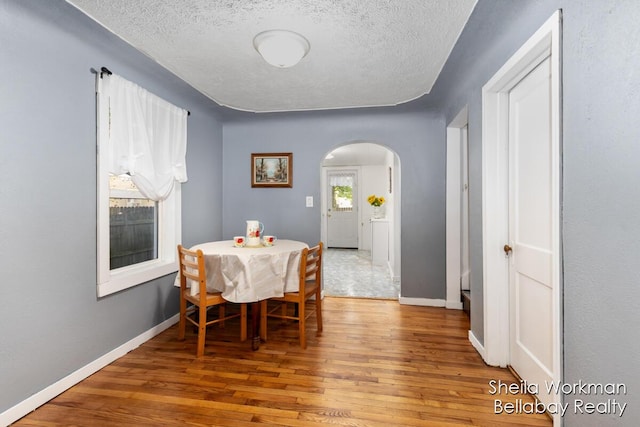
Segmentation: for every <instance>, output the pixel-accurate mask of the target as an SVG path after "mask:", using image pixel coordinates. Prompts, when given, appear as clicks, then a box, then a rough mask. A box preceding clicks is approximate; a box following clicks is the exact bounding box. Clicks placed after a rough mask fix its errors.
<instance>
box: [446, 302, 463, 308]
mask: <svg viewBox="0 0 640 427" xmlns="http://www.w3.org/2000/svg"><path fill="white" fill-rule="evenodd" d="M445 307H446V308H449V309H452V310H462V303H461V302H460V301H447V303H446V305H445Z"/></svg>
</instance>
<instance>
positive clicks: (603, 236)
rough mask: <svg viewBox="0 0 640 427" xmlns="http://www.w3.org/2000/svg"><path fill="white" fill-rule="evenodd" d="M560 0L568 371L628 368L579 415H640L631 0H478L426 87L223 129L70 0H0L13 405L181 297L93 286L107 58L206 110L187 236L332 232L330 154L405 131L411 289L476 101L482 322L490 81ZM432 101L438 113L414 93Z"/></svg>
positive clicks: (476, 311)
mask: <svg viewBox="0 0 640 427" xmlns="http://www.w3.org/2000/svg"><path fill="white" fill-rule="evenodd" d="M560 7H562V8H563V10H564V26H563V39H564V41H563V55H564V56H563V58H564V59H563V68H564V70H563V73H564V79H563V92H564V98H563V110H564V111H563V113H564V117H563V128H564V129H563V131H564V136H563V174H564V175H563V221H562V225H563V230H562V233H563V257H564V280H563V291H564V343H565V345H564V380H565V382H568V383H576V382H578V381H580V380H582V381H587V382H595V383H606V382H623V383H625V384H627V387H628V390H629V394H628V395H626V396H614V397H616V398H617V399H618V400H619V401H625V402H627V403H629V407H628V409H627V412H626V413H625V416H624V417H623V418H616V417H614V416H598V415H579V414H575V413H573V412H571V413H570V414H569V416H568V417H567V418H566V420H565V421H566V424H567V425H593V426H596V425H598V426H599V425H637V423H638V422H639V420H640V415H638V411H639V409H638V408H639V407H640V398H639V397H638V390H640V373H639V371H638V369H639V368H638V362H637V359H638V354H640V340H639V339H638V338H639V336H638V335H639V334H638V332H637V328H636V327H637V325H639V324H640V314H638V310H636V309H634V308H633V306H634V302H635V301H637V300H638V299H639V297H640V290H639V289H640V287H639V286H638V283H637V277H638V276H639V275H640V274H639V273H640V272H639V271H638V270H639V269H640V267H639V263H638V253H640V227H639V226H638V222H637V221H636V220H634V218H635V217H636V216H637V215H636V212H637V211H638V208H639V206H638V205H639V204H640V197H639V194H638V193H639V190H638V182H640V172H639V171H640V168H639V167H638V158H639V157H640V152H639V151H640V149H639V148H638V143H637V142H638V140H640V125H639V124H638V120H637V117H639V116H640V102H639V101H638V96H639V95H640V94H639V92H640V88H639V83H638V82H639V80H640V78H639V75H638V71H637V70H639V69H640V57H639V55H638V46H640V32H639V31H638V22H640V3H639V2H637V1H636V0H627V1H622V0H618V1H610V0H598V1H587V0H584V1H578V0H565V1H561V0H554V1H551V0H536V1H524V0H521V1H511V0H480V2H479V4H478V6H477V8H476V11H475V12H474V14H473V16H472V18H471V20H470V23H469V27H468V28H467V29H466V30H465V31H464V32H463V34H462V37H461V40H460V42H459V43H458V46H457V47H456V50H455V51H454V53H453V55H452V57H451V61H450V62H449V63H448V64H447V65H446V66H445V68H444V70H443V73H442V77H441V79H440V80H439V81H438V84H437V85H436V87H435V88H434V90H433V93H432V94H431V95H430V96H428V97H426V98H424V99H422V100H419V101H417V102H413V103H409V104H407V105H404V106H400V107H398V108H396V109H390V110H382V111H377V110H362V111H356V112H353V111H351V112H334V113H331V114H330V113H326V114H322V113H317V114H313V113H308V114H285V115H272V116H257V115H243V117H244V118H245V119H246V120H245V121H231V122H225V124H224V132H223V129H222V127H223V126H222V124H221V123H222V122H221V119H219V117H222V116H219V115H218V108H217V107H216V106H214V105H213V104H212V103H211V102H209V101H208V100H207V99H205V98H204V97H202V96H201V95H199V94H197V93H196V92H195V91H194V90H193V89H191V88H190V87H189V86H188V85H186V84H185V83H183V82H181V81H179V80H178V79H177V78H175V77H174V76H172V75H171V74H169V73H168V72H166V71H164V70H163V69H161V68H160V67H158V66H157V65H156V64H155V63H153V62H152V61H150V60H148V59H147V58H145V57H144V56H143V55H141V54H139V53H137V52H135V51H133V50H132V49H130V48H129V47H127V46H126V45H124V44H123V43H122V42H121V41H120V40H119V39H117V38H116V37H114V36H112V35H109V34H108V33H106V32H105V31H103V30H101V29H100V28H99V27H98V26H96V25H95V24H94V23H93V22H92V21H90V20H89V19H87V18H86V17H84V16H82V15H81V14H80V13H78V12H77V11H75V9H73V8H72V7H70V6H68V5H67V4H65V3H64V2H62V1H60V0H51V1H45V0H24V1H18V0H10V1H8V0H0V40H1V41H2V42H1V43H0V64H1V66H2V79H0V150H1V151H0V179H1V182H2V184H1V185H0V243H1V244H0V273H1V274H2V285H1V286H0V325H1V326H2V331H1V332H0V412H2V411H4V410H6V409H7V408H10V407H12V406H14V405H15V404H17V403H19V402H20V401H22V400H24V399H26V398H27V397H29V396H30V395H31V394H33V393H36V392H38V391H41V390H42V389H44V388H45V387H47V386H48V385H50V384H52V383H54V382H55V381H57V380H59V379H60V378H62V377H64V376H66V375H68V374H69V373H71V372H73V371H75V370H76V369H78V368H80V367H82V366H84V365H86V364H87V363H89V362H91V361H93V360H95V359H96V358H98V357H99V356H101V355H103V354H105V353H107V352H109V351H111V350H112V349H114V348H116V347H117V346H119V345H121V344H122V343H124V342H126V341H127V340H129V339H131V338H133V337H135V336H137V335H138V334H140V333H141V332H143V331H146V330H148V329H149V328H151V327H152V326H154V325H156V324H158V323H160V322H161V321H162V320H164V319H166V318H168V317H170V316H171V315H173V314H175V313H176V312H177V304H176V300H177V295H176V294H175V291H174V290H173V289H172V287H171V281H172V277H166V278H163V279H160V280H156V281H153V282H150V283H147V284H143V285H140V286H137V287H135V288H133V289H130V290H128V291H124V292H121V293H118V294H115V295H112V296H110V297H107V298H103V299H101V300H97V298H96V289H95V273H96V272H95V268H96V264H95V247H96V240H95V232H96V230H95V217H96V211H95V197H96V194H95V148H94V147H95V98H94V93H93V91H94V75H93V74H91V72H90V68H92V67H93V68H99V67H100V66H103V65H104V66H108V67H110V68H111V69H112V70H113V71H115V72H117V73H119V74H122V75H123V76H125V77H127V78H129V79H131V80H134V81H137V82H138V83H140V84H141V85H143V86H145V87H147V88H148V89H149V90H151V91H153V92H155V93H157V94H158V95H160V96H162V97H164V98H166V99H167V100H169V101H171V102H174V103H175V104H177V105H180V106H183V107H185V108H187V109H189V110H191V112H192V115H191V117H190V118H189V147H188V154H187V161H188V167H189V182H188V183H187V184H185V185H184V188H183V206H184V209H183V220H184V225H183V242H184V243H185V244H193V243H195V242H199V241H203V240H213V239H219V238H223V237H224V238H228V237H230V236H232V235H233V234H236V233H238V232H242V231H243V230H244V225H243V224H244V220H245V219H247V217H248V216H252V217H255V218H258V219H261V220H262V221H263V222H265V224H266V226H267V229H268V230H269V231H270V232H273V234H276V235H279V236H285V237H289V238H294V239H299V240H305V241H309V242H313V241H317V240H318V239H319V237H320V212H319V210H318V209H319V208H318V206H319V204H318V202H319V197H320V194H319V189H320V166H319V165H320V161H321V159H322V157H323V156H324V154H325V153H326V152H328V151H329V150H330V149H331V148H333V147H335V146H337V145H340V144H342V143H345V142H349V141H352V140H360V139H369V140H373V141H376V142H379V143H381V144H384V145H387V146H388V147H390V148H391V149H393V150H394V151H395V152H397V153H398V155H399V156H400V159H401V162H402V187H403V200H402V225H403V229H402V233H401V238H402V242H403V250H402V254H403V257H402V262H403V265H402V286H403V295H404V296H407V297H425V298H444V295H445V283H444V274H445V273H444V264H445V263H444V221H445V219H444V189H445V186H444V163H445V155H444V145H445V139H444V135H445V126H446V123H447V122H448V120H450V119H451V118H452V117H453V116H454V115H455V114H456V113H457V112H458V111H459V110H460V109H461V108H462V107H463V106H464V105H465V104H469V119H470V133H471V137H470V142H471V150H470V157H471V159H470V160H471V164H470V168H471V187H470V190H471V191H470V194H471V214H472V217H471V239H472V242H471V250H472V254H471V256H472V259H471V261H472V294H473V296H474V301H477V302H474V304H473V312H472V319H471V321H472V329H473V331H474V334H476V336H479V337H481V338H482V322H483V313H482V310H481V303H480V302H481V300H480V298H481V295H482V235H481V224H482V218H481V215H480V213H481V192H480V182H481V180H480V177H481V170H480V165H481V161H480V160H481V149H480V147H481V140H480V138H481V134H482V132H481V87H482V85H483V84H484V83H485V82H486V81H487V80H488V79H489V78H490V77H491V75H493V73H495V72H496V71H497V70H498V68H499V67H500V66H501V65H502V64H503V63H504V61H506V59H507V58H508V57H509V56H510V55H511V54H512V53H513V52H515V51H516V50H517V48H518V47H519V46H520V45H521V44H522V43H523V42H524V41H525V40H526V39H527V38H528V37H529V36H530V35H531V34H532V33H533V32H534V31H535V30H536V29H537V28H538V27H539V26H540V25H541V24H542V23H543V22H544V21H545V20H546V19H547V17H549V16H550V15H551V14H552V12H553V11H554V10H556V9H557V8H560ZM424 108H430V109H431V111H436V113H430V114H427V113H424V112H422V113H416V112H415V111H416V110H422V111H423V110H424ZM409 111H414V112H411V113H409ZM401 113H402V114H401ZM443 116H444V117H446V120H445V119H443V118H442V117H443ZM225 117H227V114H226V113H225ZM223 140H224V147H223V142H222V141H223ZM271 151H292V152H293V153H294V181H293V183H294V187H293V189H251V187H250V181H249V167H250V164H249V158H250V153H251V152H271ZM223 157H224V162H223V161H222V158H223ZM223 183H224V191H223ZM306 195H312V196H314V199H315V201H316V207H315V208H311V209H309V208H305V207H304V197H305V196H306ZM274 201H275V202H274ZM221 202H222V203H221ZM223 230H224V231H223ZM425 243H429V244H428V245H426V246H425ZM415 254H420V255H418V256H416V255H415ZM34 265H35V267H34ZM24 272H28V273H29V276H24ZM26 295H30V297H29V298H27V297H26ZM576 397H579V396H576ZM582 397H583V398H585V400H589V399H590V400H597V401H600V400H606V396H605V399H603V397H602V396H595V397H594V396H591V397H589V396H582ZM573 398H574V396H567V397H566V400H569V401H571V400H572V399H573Z"/></svg>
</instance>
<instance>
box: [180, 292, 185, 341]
mask: <svg viewBox="0 0 640 427" xmlns="http://www.w3.org/2000/svg"><path fill="white" fill-rule="evenodd" d="M186 316H187V300H185V299H184V298H183V297H182V295H181V296H180V323H179V324H178V339H179V340H183V339H184V332H185V329H186V328H187V319H186Z"/></svg>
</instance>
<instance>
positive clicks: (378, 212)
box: [367, 194, 385, 218]
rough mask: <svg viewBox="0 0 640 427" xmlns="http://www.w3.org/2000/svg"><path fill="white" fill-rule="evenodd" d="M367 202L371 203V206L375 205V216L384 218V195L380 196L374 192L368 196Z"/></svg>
mask: <svg viewBox="0 0 640 427" xmlns="http://www.w3.org/2000/svg"><path fill="white" fill-rule="evenodd" d="M367 202H369V204H370V205H371V206H373V217H374V218H383V217H384V214H383V213H382V205H383V204H384V202H385V200H384V197H382V196H380V197H378V196H376V195H375V194H372V195H370V196H369V197H367Z"/></svg>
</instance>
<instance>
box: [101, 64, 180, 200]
mask: <svg viewBox="0 0 640 427" xmlns="http://www.w3.org/2000/svg"><path fill="white" fill-rule="evenodd" d="M103 77H104V79H107V80H108V81H107V82H104V83H106V86H107V91H108V92H107V93H108V94H109V102H110V122H111V124H110V137H109V166H108V167H109V172H110V173H113V174H115V175H120V174H124V173H128V174H129V175H131V180H132V181H133V183H134V184H135V185H136V186H137V187H138V189H139V190H140V192H141V193H142V194H143V195H144V196H145V197H147V198H149V199H152V200H156V201H159V200H164V199H166V198H167V197H168V196H169V194H171V191H172V190H173V186H174V183H175V181H178V182H185V181H187V166H186V162H185V159H186V154H187V111H186V110H184V109H182V108H178V107H176V106H175V105H173V104H170V103H168V102H167V101H165V100H163V99H162V98H160V97H158V96H156V95H154V94H152V93H150V92H148V91H147V90H145V89H143V88H141V87H140V86H138V85H136V84H135V83H132V82H130V81H128V80H125V79H123V78H122V77H120V76H118V75H115V74H112V75H110V76H107V75H104V76H103Z"/></svg>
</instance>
